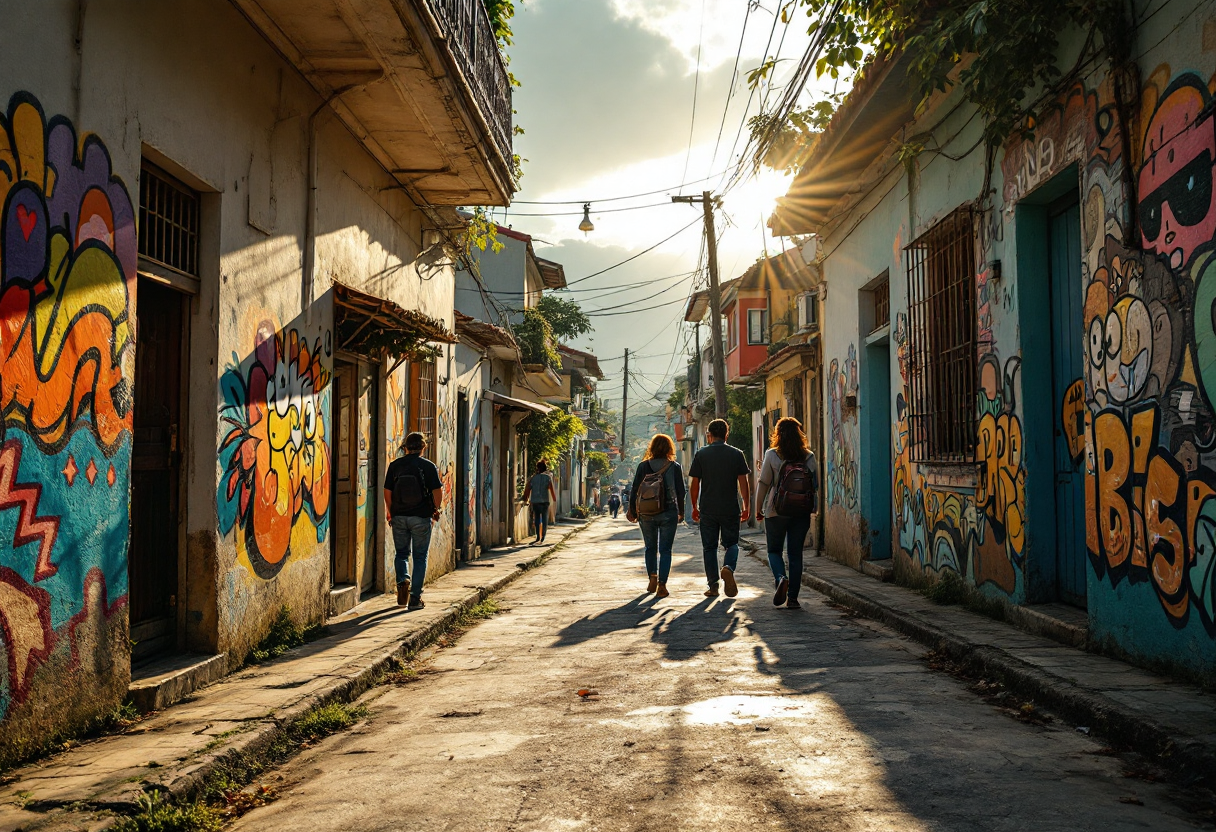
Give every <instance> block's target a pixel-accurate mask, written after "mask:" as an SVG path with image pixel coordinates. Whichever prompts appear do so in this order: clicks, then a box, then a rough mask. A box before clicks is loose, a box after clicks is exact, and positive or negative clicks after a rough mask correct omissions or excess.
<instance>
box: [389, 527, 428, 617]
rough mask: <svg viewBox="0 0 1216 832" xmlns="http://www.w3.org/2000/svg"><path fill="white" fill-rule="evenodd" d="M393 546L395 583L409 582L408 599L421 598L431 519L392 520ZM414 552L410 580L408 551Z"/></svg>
mask: <svg viewBox="0 0 1216 832" xmlns="http://www.w3.org/2000/svg"><path fill="white" fill-rule="evenodd" d="M392 526H393V546H394V547H395V548H396V549H397V557H396V559H395V561H394V563H395V565H396V567H397V583H401V582H402V581H410V598H411V599H412V600H414V601H417V600H418V599H419V598H421V597H422V582H423V581H425V580H426V553H427V552H428V551H429V550H430V548H431V518H429V517H405V516H403V515H398V516H396V517H394V518H393V522H392ZM411 548H412V549H413V550H414V572H413V575H414V579H413V580H412V581H411V580H410V549H411Z"/></svg>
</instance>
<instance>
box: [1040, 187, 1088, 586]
mask: <svg viewBox="0 0 1216 832" xmlns="http://www.w3.org/2000/svg"><path fill="white" fill-rule="evenodd" d="M1048 268H1049V271H1050V280H1051V340H1052V343H1051V364H1052V368H1051V370H1052V372H1051V375H1052V401H1053V405H1054V407H1053V409H1054V411H1055V420H1054V421H1055V431H1054V433H1055V454H1054V456H1055V497H1056V594H1057V596H1058V597H1059V599H1060V600H1061V601H1066V602H1068V603H1070V604H1076V605H1077V606H1081V607H1084V606H1085V578H1086V569H1087V563H1086V559H1085V483H1084V479H1083V477H1084V468H1083V464H1084V458H1083V451H1084V449H1083V447H1081V446H1080V445H1079V444H1078V438H1079V437H1084V436H1085V429H1084V421H1083V420H1084V418H1085V388H1084V382H1083V381H1082V380H1081V373H1082V369H1083V366H1084V365H1083V360H1084V349H1085V347H1084V332H1083V328H1082V321H1081V303H1082V297H1081V288H1082V287H1081V212H1080V208H1079V206H1078V204H1077V201H1076V197H1075V196H1073V197H1072V198H1071V200H1069V201H1067V202H1065V203H1057V204H1056V205H1053V206H1052V208H1051V210H1050V211H1049V216H1048Z"/></svg>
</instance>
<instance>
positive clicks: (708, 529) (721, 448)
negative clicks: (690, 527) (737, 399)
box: [688, 419, 751, 598]
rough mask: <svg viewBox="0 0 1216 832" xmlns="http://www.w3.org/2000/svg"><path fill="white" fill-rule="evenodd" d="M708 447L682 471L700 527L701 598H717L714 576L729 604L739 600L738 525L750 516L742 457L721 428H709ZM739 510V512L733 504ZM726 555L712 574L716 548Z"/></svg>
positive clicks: (716, 423)
mask: <svg viewBox="0 0 1216 832" xmlns="http://www.w3.org/2000/svg"><path fill="white" fill-rule="evenodd" d="M706 432H707V433H708V438H709V444H708V445H706V446H705V447H703V448H702V449H701V450H699V451H697V453H696V456H694V457H693V458H692V465H691V466H689V469H688V477H689V486H690V491H691V492H692V519H693V522H694V523H700V527H701V553H702V557H703V558H704V561H705V579H706V581H708V583H709V589H707V590H706V591H705V596H706V597H707V598H713V597H714V596H716V595H717V594H718V576H719V575H721V577H722V583H723V584H724V588H725V590H726V595H727V597H729V598H734V597H735V596H736V595H738V594H739V587H738V585H737V584H736V583H735V567H736V566H737V565H738V563H739V524H740V523H742V522H743V521H745V520H747V518H748V515H749V514H750V513H751V491H750V489H749V488H748V485H747V475H748V471H749V468H748V465H747V457H745V456H744V455H743V451H741V450H739V449H738V448H736V447H734V446H733V445H727V444H726V436H727V433H728V432H729V430H728V426H727V424H726V422H725V421H724V420H722V419H714V420H713V421H712V422H710V423H709V428H708V429H707V431H706ZM740 496H742V498H743V509H742V511H740V509H739V498H740ZM719 540H720V541H721V543H722V546H723V548H725V549H726V557H725V558H724V562H723V565H722V569H721V571H720V572H719V570H718V542H719Z"/></svg>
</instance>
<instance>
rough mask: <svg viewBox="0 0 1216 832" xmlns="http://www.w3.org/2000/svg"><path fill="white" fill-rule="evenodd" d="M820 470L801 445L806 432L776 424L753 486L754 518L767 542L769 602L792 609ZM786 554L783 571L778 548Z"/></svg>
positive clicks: (794, 423) (792, 423) (794, 424)
mask: <svg viewBox="0 0 1216 832" xmlns="http://www.w3.org/2000/svg"><path fill="white" fill-rule="evenodd" d="M818 497H819V466H818V465H817V464H816V462H815V455H814V454H813V453H811V451H810V449H809V448H808V447H807V444H806V434H805V433H803V432H802V425H801V424H800V423H799V421H798V420H797V419H792V418H790V417H788V416H787V417H786V418H784V419H779V420H778V421H777V425H776V427H774V428H773V434H772V438H771V442H770V446H769V449H768V450H767V451H765V452H764V461H763V462H762V463H761V465H760V477H759V480H758V484H757V486H756V505H758V506H760V510H759V511H758V512H757V513H756V519H757V520H764V536H765V538H766V539H767V542H768V565H769V567H770V568H771V569H772V570H773V580H774V581H776V584H777V592H776V594H775V595H773V604H774V605H775V606H778V607H779V606H781V605H782V604H784V605H785V606H786V607H787V608H788V609H792V610H796V609H798V608H799V607H801V606H802V605H801V604H799V603H798V589H799V588H800V587H801V586H802V547H803V545H804V544H805V543H806V535H807V532H809V531H810V530H811V514H813V513H814V512H815V511H816V509H817V500H818ZM787 548H788V550H789V558H790V571H789V575H788V576H787V575H786V572H785V562H784V560H783V559H782V556H781V554H782V549H787Z"/></svg>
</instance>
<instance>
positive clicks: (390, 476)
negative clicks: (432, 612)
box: [384, 432, 443, 610]
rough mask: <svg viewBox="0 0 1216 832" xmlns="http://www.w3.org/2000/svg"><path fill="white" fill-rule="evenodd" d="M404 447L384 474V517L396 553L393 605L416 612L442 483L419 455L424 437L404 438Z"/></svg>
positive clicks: (415, 435) (434, 469)
mask: <svg viewBox="0 0 1216 832" xmlns="http://www.w3.org/2000/svg"><path fill="white" fill-rule="evenodd" d="M404 447H405V456H402V457H399V458H397V459H395V460H393V461H392V462H391V463H390V464H389V466H388V471H386V472H385V474H384V517H385V519H386V520H388V524H389V526H390V527H391V528H392V530H393V546H394V548H395V549H396V550H397V554H396V558H395V563H396V567H397V604H398V606H405V605H406V604H409V608H410V609H411V610H417V609H422V608H423V607H425V606H426V604H425V603H423V601H422V582H423V581H424V580H426V556H427V552H428V551H429V550H430V548H431V527H432V525H433V524H434V522H435V521H436V520H438V519H439V507H440V506H441V505H442V504H443V480H441V479H440V478H439V469H438V468H436V467H435V463H433V462H431V461H430V460H429V459H427V458H426V457H424V456H423V455H422V451H423V449H424V448H426V437H425V436H423V435H422V434H421V433H416V432H415V433H411V434H410V435H409V436H407V437H405V446H404ZM411 549H413V555H414V572H413V580H411V579H410V574H411V573H410V550H411ZM411 589H412V590H413V591H412V592H411Z"/></svg>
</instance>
